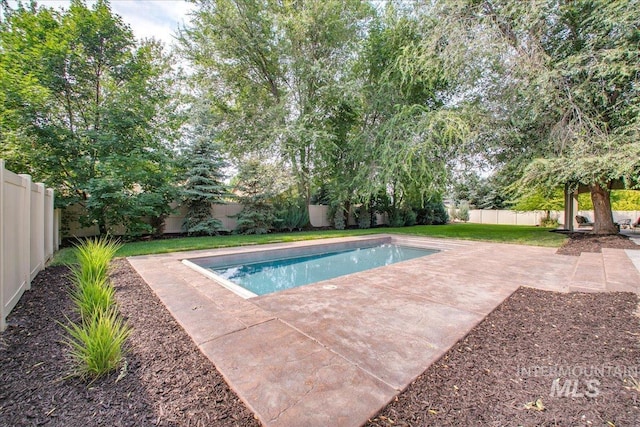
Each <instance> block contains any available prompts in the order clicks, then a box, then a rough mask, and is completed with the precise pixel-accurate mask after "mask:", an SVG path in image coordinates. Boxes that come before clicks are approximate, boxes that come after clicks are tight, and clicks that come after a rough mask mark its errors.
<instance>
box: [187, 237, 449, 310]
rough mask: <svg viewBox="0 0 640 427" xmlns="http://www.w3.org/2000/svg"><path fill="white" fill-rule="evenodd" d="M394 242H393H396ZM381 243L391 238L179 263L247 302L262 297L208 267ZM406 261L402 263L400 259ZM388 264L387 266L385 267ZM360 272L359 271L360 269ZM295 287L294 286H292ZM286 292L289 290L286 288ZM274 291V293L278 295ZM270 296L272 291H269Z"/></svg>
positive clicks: (228, 255) (386, 242) (206, 257)
mask: <svg viewBox="0 0 640 427" xmlns="http://www.w3.org/2000/svg"><path fill="white" fill-rule="evenodd" d="M396 241H397V239H396ZM385 244H387V245H388V244H394V239H393V238H392V237H391V236H380V237H377V236H373V237H369V236H366V238H364V239H359V240H354V241H346V242H330V243H323V244H315V245H305V246H296V247H285V248H278V249H269V248H261V247H258V248H256V250H254V251H248V252H247V251H244V252H241V253H230V254H224V255H217V256H201V257H190V258H187V259H183V260H182V261H181V262H182V263H183V264H184V265H186V266H187V267H189V268H191V269H193V270H195V271H197V272H198V273H200V274H202V275H204V276H206V277H208V278H210V279H211V280H213V281H214V282H216V283H217V284H219V285H221V286H223V287H225V288H226V289H229V290H230V291H231V292H234V293H235V294H237V295H239V296H240V297H242V298H244V299H250V298H256V297H258V296H262V295H264V294H256V293H255V292H253V291H251V290H250V289H247V288H245V287H243V286H242V285H240V284H237V283H235V282H234V281H232V280H229V279H227V278H225V277H223V276H221V275H219V274H217V273H216V272H214V271H212V268H218V267H225V266H231V265H241V264H245V263H250V264H253V263H255V262H265V261H276V260H284V259H292V258H297V257H300V256H310V255H319V254H327V253H331V252H338V251H348V250H354V249H362V248H369V247H376V246H379V245H385ZM402 246H403V247H409V248H415V249H421V250H427V249H426V248H420V247H417V246H411V245H410V244H407V243H405V244H403V245H402ZM433 251H434V253H435V252H438V251H439V250H438V249H436V250H433ZM426 255H432V253H430V254H425V256H426ZM404 261H406V260H404ZM396 262H402V261H396ZM389 265H391V264H389ZM379 267H384V266H377V267H373V268H379ZM371 269H372V268H369V269H367V270H371ZM361 271H362V270H361ZM358 272H359V271H355V272H352V273H349V274H354V273H358ZM344 275H345V274H343V275H340V276H336V277H335V278H337V277H341V276H344ZM325 280H330V279H325ZM313 283H314V282H311V283H306V284H304V285H300V286H307V285H310V284H313ZM294 287H297V286H294ZM286 289H289V288H286ZM286 289H280V290H279V291H282V290H286ZM279 291H276V292H279ZM271 293H273V292H271Z"/></svg>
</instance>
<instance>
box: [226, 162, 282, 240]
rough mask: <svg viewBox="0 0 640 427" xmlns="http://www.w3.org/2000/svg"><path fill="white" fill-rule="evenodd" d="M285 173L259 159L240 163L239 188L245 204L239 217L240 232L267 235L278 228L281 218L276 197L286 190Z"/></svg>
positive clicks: (241, 202) (239, 198) (239, 197)
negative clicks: (279, 218) (276, 212)
mask: <svg viewBox="0 0 640 427" xmlns="http://www.w3.org/2000/svg"><path fill="white" fill-rule="evenodd" d="M281 172H282V171H281V170H279V169H277V167H276V166H271V165H268V164H266V163H262V162H260V161H259V160H257V159H251V160H249V161H247V162H245V163H243V164H242V165H241V166H240V170H239V172H238V177H237V178H238V185H237V187H236V189H237V191H238V201H239V202H240V204H242V206H243V208H242V211H241V212H240V213H239V214H238V217H237V219H238V222H237V224H238V225H237V228H236V230H237V231H238V232H239V233H243V234H266V233H268V232H269V231H271V230H272V229H273V228H274V226H275V223H276V220H277V219H276V214H275V208H274V206H273V204H272V200H273V199H274V197H275V196H277V195H278V193H279V192H280V190H283V189H284V188H283V180H282V176H281Z"/></svg>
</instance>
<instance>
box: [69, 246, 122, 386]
mask: <svg viewBox="0 0 640 427" xmlns="http://www.w3.org/2000/svg"><path fill="white" fill-rule="evenodd" d="M120 247H121V245H120V244H119V243H118V242H116V241H115V240H113V239H111V238H99V239H87V240H85V241H83V242H81V243H80V244H78V246H77V247H76V248H75V254H76V259H77V263H75V264H73V265H72V266H71V272H72V278H71V282H72V288H71V290H70V297H71V300H72V301H73V304H74V308H75V311H76V313H77V315H78V318H79V320H78V321H77V322H74V321H72V320H69V321H68V325H63V327H64V329H65V331H66V333H67V337H66V339H65V342H66V343H67V344H68V346H69V348H70V355H71V358H72V359H73V361H74V363H75V364H76V366H75V371H76V373H77V374H79V375H81V376H83V377H90V378H93V379H95V378H98V377H101V376H103V375H105V374H108V373H109V372H111V371H113V370H115V369H117V368H118V366H119V365H120V364H121V362H122V360H123V352H124V345H125V342H126V339H127V337H128V336H129V333H130V329H129V328H128V327H127V325H126V324H125V323H124V321H123V320H122V319H121V317H120V315H119V313H118V309H117V305H116V302H115V289H114V288H113V285H112V284H111V282H110V280H109V265H110V263H111V260H112V259H113V257H114V256H115V254H116V252H117V251H118V249H119V248H120Z"/></svg>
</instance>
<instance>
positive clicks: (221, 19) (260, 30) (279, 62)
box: [181, 0, 372, 203]
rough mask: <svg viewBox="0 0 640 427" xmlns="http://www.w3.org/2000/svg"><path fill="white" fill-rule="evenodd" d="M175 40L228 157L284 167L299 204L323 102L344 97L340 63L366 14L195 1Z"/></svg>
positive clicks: (235, 0) (319, 138)
mask: <svg viewBox="0 0 640 427" xmlns="http://www.w3.org/2000/svg"><path fill="white" fill-rule="evenodd" d="M196 3H197V10H196V12H195V13H194V19H193V21H192V23H191V26H190V27H189V28H188V29H185V31H184V33H183V35H182V38H181V40H182V46H183V49H182V50H183V53H184V54H185V56H186V57H187V58H188V59H190V60H191V61H192V63H193V66H194V69H195V78H196V79H199V80H201V81H202V80H205V81H211V80H213V81H215V83H216V84H213V85H211V84H209V85H208V87H210V88H211V92H210V94H209V98H210V99H211V100H212V102H214V103H216V105H217V107H218V113H219V114H220V115H222V116H223V117H224V121H223V123H221V126H220V138H221V139H222V141H224V142H225V144H226V146H227V148H228V150H229V151H230V152H232V153H235V154H236V155H237V156H238V157H242V155H244V154H245V153H247V152H258V153H259V152H262V153H263V154H264V153H268V154H269V155H271V156H276V157H279V159H280V160H281V161H282V162H284V163H286V164H288V166H289V167H290V168H291V169H292V171H293V174H294V177H295V180H296V183H297V185H298V188H299V190H298V192H299V194H301V195H302V196H303V197H304V199H305V200H306V201H307V203H308V201H309V199H310V195H311V183H312V181H313V176H314V173H315V170H314V169H315V167H316V163H317V160H318V151H320V150H321V147H322V146H324V145H327V144H332V143H333V138H334V135H333V134H332V133H330V132H329V130H328V129H327V128H325V127H324V126H323V121H324V120H325V119H326V117H327V116H328V115H329V111H328V108H330V107H332V106H330V105H329V104H330V103H329V102H327V99H329V98H333V99H335V94H337V93H341V92H343V91H344V89H343V87H344V86H345V85H347V84H348V79H347V77H348V73H347V69H348V64H349V63H350V62H352V61H353V59H354V58H355V48H356V43H357V41H358V39H359V37H360V36H361V35H362V34H363V31H364V24H365V20H366V18H367V17H368V16H370V14H371V13H372V10H371V8H370V6H369V5H368V4H367V3H365V2H361V1H360V0H346V1H345V0H340V1H338V0H305V1H302V0H299V1H283V2H275V1H265V0H212V1H197V2H196Z"/></svg>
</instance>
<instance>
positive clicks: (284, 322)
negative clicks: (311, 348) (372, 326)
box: [275, 317, 402, 391]
mask: <svg viewBox="0 0 640 427" xmlns="http://www.w3.org/2000/svg"><path fill="white" fill-rule="evenodd" d="M275 320H279V321H280V322H281V323H282V324H284V325H286V326H287V327H289V328H291V329H293V330H294V331H296V332H298V333H299V334H302V335H304V336H305V337H307V338H308V339H310V340H311V341H313V342H315V343H317V344H318V345H320V346H322V347H323V348H325V349H326V350H328V351H329V352H331V353H333V354H335V355H336V356H337V357H339V358H341V359H342V360H344V361H345V362H347V363H349V364H351V365H353V366H355V367H356V368H358V369H359V370H360V371H362V372H364V373H365V374H367V375H369V376H370V377H371V378H374V379H375V380H377V381H379V382H381V383H382V384H384V385H386V386H388V387H390V388H392V389H394V390H397V391H402V388H398V387H396V386H394V385H393V384H390V383H388V382H387V381H385V380H384V379H382V378H380V377H379V376H377V375H376V374H374V373H373V372H371V371H369V370H368V369H365V368H363V367H362V366H360V364H359V363H357V362H355V361H353V360H351V359H349V358H348V357H346V356H344V355H342V354H340V353H338V352H337V351H335V350H334V349H332V348H331V347H328V346H327V345H325V344H324V343H322V342H321V341H318V339H317V338H314V337H312V336H311V335H309V334H307V333H305V332H304V331H302V330H300V329H298V328H296V327H295V326H293V325H292V324H291V323H289V322H287V321H286V320H284V319H282V318H279V317H276V318H275Z"/></svg>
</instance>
